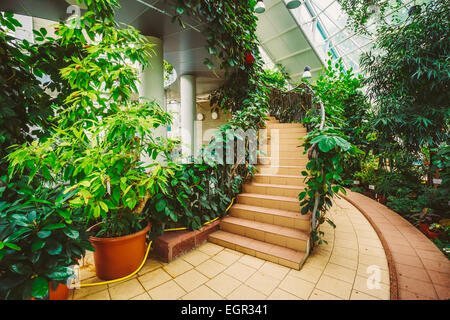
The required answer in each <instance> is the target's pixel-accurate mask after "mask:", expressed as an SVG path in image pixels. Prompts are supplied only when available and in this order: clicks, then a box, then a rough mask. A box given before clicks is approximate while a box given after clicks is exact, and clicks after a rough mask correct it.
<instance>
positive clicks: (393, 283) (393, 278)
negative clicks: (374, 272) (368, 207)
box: [340, 190, 398, 300]
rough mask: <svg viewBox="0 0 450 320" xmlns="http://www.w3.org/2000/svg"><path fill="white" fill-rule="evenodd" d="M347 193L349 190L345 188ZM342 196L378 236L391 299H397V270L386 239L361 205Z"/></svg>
mask: <svg viewBox="0 0 450 320" xmlns="http://www.w3.org/2000/svg"><path fill="white" fill-rule="evenodd" d="M346 191H347V194H348V193H349V190H346ZM340 196H341V197H342V198H344V199H345V200H347V201H348V202H350V203H351V204H352V205H353V206H354V207H355V208H357V209H358V210H359V211H360V212H361V213H362V214H363V215H364V217H366V219H367V221H369V223H370V224H371V225H372V227H373V229H374V230H375V232H376V233H377V235H378V238H380V241H381V245H382V246H383V249H384V252H385V254H386V260H387V262H388V268H389V282H390V290H391V300H398V279H397V271H396V270H395V263H394V260H393V258H392V253H391V250H390V249H389V246H388V244H387V241H386V239H385V238H384V236H383V233H382V232H381V231H380V229H379V228H378V226H377V225H376V223H375V222H374V221H373V220H372V218H371V217H370V215H368V214H367V212H365V211H364V209H363V208H361V206H359V205H358V203H356V202H355V201H353V200H352V199H351V198H350V197H347V196H345V195H343V194H340Z"/></svg>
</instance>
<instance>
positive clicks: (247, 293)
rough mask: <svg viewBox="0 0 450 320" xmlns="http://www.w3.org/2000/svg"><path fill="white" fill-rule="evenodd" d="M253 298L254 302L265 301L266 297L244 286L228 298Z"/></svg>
mask: <svg viewBox="0 0 450 320" xmlns="http://www.w3.org/2000/svg"><path fill="white" fill-rule="evenodd" d="M249 297H251V299H252V300H264V299H266V296H265V295H264V294H262V293H261V292H258V291H256V290H255V289H252V288H250V287H248V286H246V285H244V284H242V285H240V286H239V287H238V288H236V289H235V290H233V292H231V293H230V294H229V295H228V296H227V299H228V300H249V299H250V298H249Z"/></svg>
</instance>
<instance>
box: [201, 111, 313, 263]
mask: <svg viewBox="0 0 450 320" xmlns="http://www.w3.org/2000/svg"><path fill="white" fill-rule="evenodd" d="M266 128H267V155H266V156H261V157H258V165H257V169H258V172H257V173H256V174H255V175H254V177H253V179H252V181H251V182H249V183H246V184H244V186H243V193H240V194H238V195H237V197H236V202H235V203H234V204H233V206H232V207H231V208H230V211H229V214H228V215H227V216H225V217H224V218H223V219H222V221H221V223H220V230H218V231H216V232H214V233H212V234H210V235H209V238H208V239H209V241H211V242H213V243H216V244H218V245H221V246H224V247H227V248H230V249H233V250H236V251H240V252H243V253H246V254H249V255H252V256H256V257H258V258H261V259H264V260H268V261H271V262H274V263H277V264H280V265H284V266H287V267H290V268H293V269H297V270H299V269H300V268H301V266H302V264H303V263H304V261H305V259H306V257H307V255H308V253H309V245H310V243H309V241H310V236H309V234H310V230H311V214H306V215H302V214H301V213H300V210H301V207H300V203H299V200H298V194H299V193H300V192H301V191H302V190H303V189H304V186H305V185H304V181H303V180H304V177H303V176H302V175H301V172H302V171H304V170H305V166H306V163H307V162H308V157H307V155H304V154H303V150H304V149H303V148H302V147H299V145H301V141H299V140H298V139H299V138H302V137H304V136H305V135H306V128H304V127H303V126H302V125H301V124H299V123H280V122H279V121H278V120H276V119H275V118H274V117H271V116H269V120H268V121H267V123H266ZM277 154H278V157H276V156H275V157H274V156H272V155H277Z"/></svg>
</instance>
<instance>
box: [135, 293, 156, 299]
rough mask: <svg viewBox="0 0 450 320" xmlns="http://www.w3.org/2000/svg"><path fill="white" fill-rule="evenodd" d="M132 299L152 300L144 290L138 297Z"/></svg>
mask: <svg viewBox="0 0 450 320" xmlns="http://www.w3.org/2000/svg"><path fill="white" fill-rule="evenodd" d="M130 300H152V298H150V296H149V295H148V293H147V292H144V293H142V294H140V295H138V296H136V297H133V298H131V299H130Z"/></svg>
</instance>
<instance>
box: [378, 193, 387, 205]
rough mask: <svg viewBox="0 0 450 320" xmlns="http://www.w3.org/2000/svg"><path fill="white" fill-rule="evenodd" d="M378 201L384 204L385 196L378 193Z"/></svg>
mask: <svg viewBox="0 0 450 320" xmlns="http://www.w3.org/2000/svg"><path fill="white" fill-rule="evenodd" d="M378 202H379V203H381V204H386V202H387V198H386V197H385V196H382V195H378Z"/></svg>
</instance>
